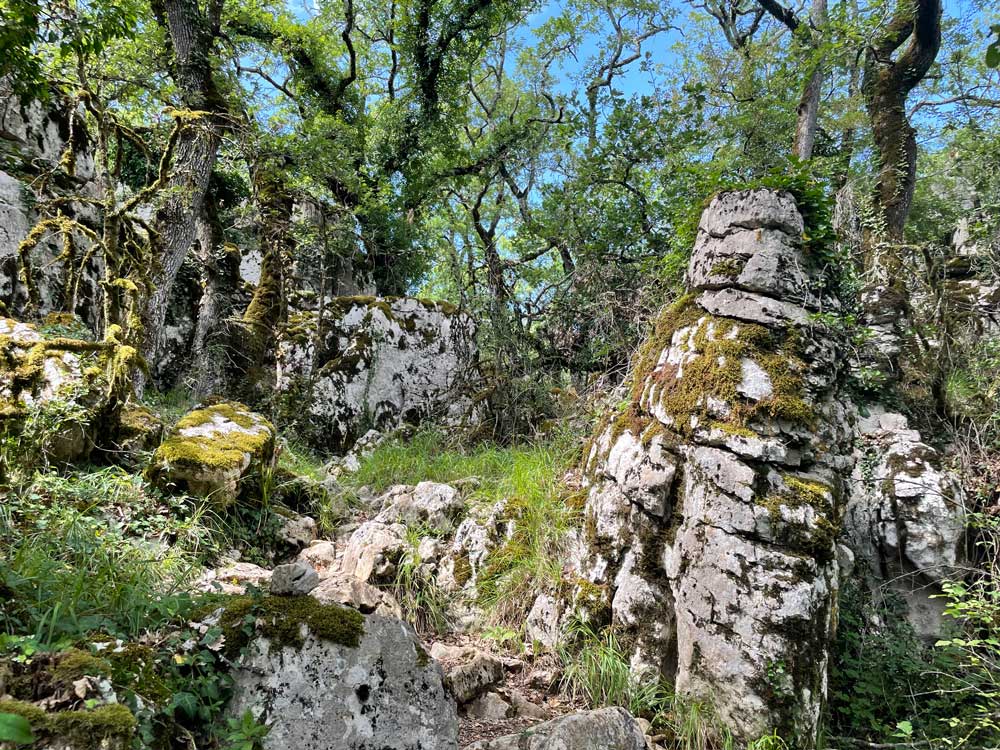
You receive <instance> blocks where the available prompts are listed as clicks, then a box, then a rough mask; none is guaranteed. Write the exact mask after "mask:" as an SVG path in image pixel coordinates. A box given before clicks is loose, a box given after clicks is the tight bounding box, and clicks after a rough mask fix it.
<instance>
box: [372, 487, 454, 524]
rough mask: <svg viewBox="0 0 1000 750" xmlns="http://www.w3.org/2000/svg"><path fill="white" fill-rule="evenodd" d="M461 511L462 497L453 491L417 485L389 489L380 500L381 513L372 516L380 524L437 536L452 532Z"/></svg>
mask: <svg viewBox="0 0 1000 750" xmlns="http://www.w3.org/2000/svg"><path fill="white" fill-rule="evenodd" d="M464 511H465V504H464V503H463V502H462V495H461V493H459V491H458V490H456V489H455V488H454V487H452V486H451V485H448V484H440V483H438V482H421V483H420V484H418V485H417V486H416V487H405V486H399V487H393V488H392V489H390V490H389V492H387V493H386V495H385V496H384V497H383V498H382V511H381V512H380V513H379V514H378V515H377V516H375V520H376V521H380V522H382V523H389V524H391V523H401V524H403V525H405V526H421V525H422V526H425V527H427V528H428V529H431V530H433V531H439V532H448V531H451V530H452V529H454V528H455V521H456V520H457V519H458V517H459V516H461V515H462V513H463V512H464Z"/></svg>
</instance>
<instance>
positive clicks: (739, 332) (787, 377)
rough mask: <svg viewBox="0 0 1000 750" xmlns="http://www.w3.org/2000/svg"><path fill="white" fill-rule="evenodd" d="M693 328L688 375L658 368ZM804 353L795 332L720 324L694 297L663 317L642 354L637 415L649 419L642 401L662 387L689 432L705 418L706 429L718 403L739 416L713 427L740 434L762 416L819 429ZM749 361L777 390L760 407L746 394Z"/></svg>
mask: <svg viewBox="0 0 1000 750" xmlns="http://www.w3.org/2000/svg"><path fill="white" fill-rule="evenodd" d="M692 326H694V327H695V328H694V332H693V335H692V337H691V339H690V342H689V345H690V346H691V351H690V354H691V355H693V356H692V358H691V359H690V360H689V361H687V362H685V363H684V364H683V366H682V367H681V369H682V377H680V378H678V377H677V373H678V367H677V366H673V365H664V366H663V367H660V368H659V369H657V363H658V362H659V358H660V355H661V354H662V352H663V351H664V350H665V349H666V348H668V347H669V346H670V344H671V340H672V338H673V335H674V333H675V332H676V331H678V330H680V329H682V328H686V327H692ZM800 350H801V343H800V340H799V335H798V332H797V331H795V330H794V329H789V330H785V331H773V330H771V329H769V328H766V327H764V326H761V325H757V324H750V323H742V322H738V321H734V320H729V319H726V318H718V317H715V316H713V315H710V314H709V313H707V312H705V311H704V310H703V309H702V308H700V307H699V306H698V305H697V304H696V303H695V302H694V298H693V296H691V295H689V297H687V298H682V299H681V300H680V301H679V302H678V303H677V304H675V305H674V306H672V307H671V308H669V309H668V310H667V311H666V314H664V315H663V316H661V318H660V320H659V321H658V322H657V325H656V328H655V330H654V333H653V335H652V336H650V338H649V339H648V340H647V342H646V343H645V344H644V345H643V348H642V350H641V351H640V353H639V358H638V360H637V363H636V366H635V370H634V374H633V391H632V393H633V409H635V410H639V411H640V413H641V405H642V403H643V402H644V401H645V399H646V398H647V396H648V395H649V393H650V391H651V390H652V388H653V387H654V386H655V387H656V398H657V400H658V402H659V404H660V405H661V406H662V407H663V409H664V411H666V413H667V414H668V415H669V416H670V417H672V418H673V420H674V429H675V430H676V431H678V432H680V433H682V434H687V433H689V432H690V431H691V417H698V418H699V421H700V422H702V423H704V422H705V421H706V420H709V419H710V418H711V417H712V415H711V414H710V413H709V411H708V401H709V399H710V398H715V399H718V400H721V401H724V402H725V403H726V404H728V405H729V406H730V408H731V410H732V413H731V415H730V416H729V417H728V418H727V419H725V420H719V419H715V420H714V421H713V422H711V424H712V425H713V426H716V427H721V426H723V425H729V426H730V429H732V430H734V431H742V430H744V429H746V428H747V425H748V423H749V422H751V421H752V420H753V419H755V418H760V417H769V418H772V419H778V420H784V421H788V422H792V423H795V424H804V425H808V424H811V423H812V421H813V419H814V414H813V410H812V408H811V407H810V406H809V404H808V403H806V401H805V385H804V377H803V376H804V373H805V370H806V364H805V362H804V361H803V360H802V356H801V351H800ZM744 359H749V360H752V361H754V362H756V363H757V364H758V365H759V366H760V367H761V369H763V370H764V372H766V373H767V375H768V378H769V379H770V381H771V387H772V389H773V393H772V394H771V395H770V396H768V397H767V398H764V399H761V400H760V401H752V400H750V399H746V398H744V397H743V396H741V395H740V394H739V392H738V390H737V389H738V387H739V385H740V383H741V382H742V381H743V370H742V367H743V360H744ZM747 431H749V430H747ZM733 434H745V433H738V432H733Z"/></svg>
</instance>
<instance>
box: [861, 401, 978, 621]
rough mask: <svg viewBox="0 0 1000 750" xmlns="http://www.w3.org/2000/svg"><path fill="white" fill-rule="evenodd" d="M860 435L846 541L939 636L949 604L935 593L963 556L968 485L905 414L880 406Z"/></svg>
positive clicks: (874, 577)
mask: <svg viewBox="0 0 1000 750" xmlns="http://www.w3.org/2000/svg"><path fill="white" fill-rule="evenodd" d="M859 433H860V436H859V437H860V439H859V445H860V456H859V460H858V462H857V464H856V465H855V469H854V474H853V476H852V480H851V493H850V499H849V501H848V503H847V514H846V517H845V521H844V526H845V532H846V539H847V541H848V543H849V545H850V547H851V549H852V550H853V551H854V553H855V555H857V557H858V560H859V561H863V562H864V563H865V565H864V567H863V568H862V569H861V570H860V571H859V572H861V573H862V574H864V575H866V576H867V578H868V581H869V583H870V584H871V585H872V589H873V591H874V592H875V593H876V594H881V593H884V592H885V591H893V592H895V593H896V594H898V595H900V596H902V597H903V599H904V600H905V602H906V605H907V613H908V618H909V620H910V624H911V625H912V626H913V628H914V630H915V631H916V632H917V634H919V635H921V636H924V637H926V638H936V637H938V636H940V635H941V633H942V629H943V624H944V623H943V621H942V617H943V612H944V603H945V602H944V600H943V599H941V598H938V597H937V596H936V595H938V594H941V582H942V581H944V580H945V579H947V578H951V577H954V576H955V575H956V573H957V571H958V569H959V567H961V566H962V565H963V563H964V561H965V551H966V534H965V528H966V517H965V498H964V494H963V491H962V486H961V484H960V483H959V482H958V481H957V480H956V479H955V478H954V476H952V475H951V474H949V473H948V472H947V471H945V470H944V469H943V468H942V466H941V463H942V456H941V455H940V453H939V452H938V451H937V450H935V449H934V448H932V447H931V446H929V445H927V444H926V443H924V442H923V441H922V439H921V436H920V433H919V432H917V431H916V430H911V429H909V426H908V424H907V420H906V417H904V416H903V415H902V414H895V413H892V412H886V411H885V410H884V409H881V408H879V407H874V408H872V409H871V410H870V415H869V416H868V417H865V418H863V419H861V420H859Z"/></svg>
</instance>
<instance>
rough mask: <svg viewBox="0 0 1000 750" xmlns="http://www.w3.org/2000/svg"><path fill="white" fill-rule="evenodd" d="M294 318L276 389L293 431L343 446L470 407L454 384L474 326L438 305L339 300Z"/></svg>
mask: <svg viewBox="0 0 1000 750" xmlns="http://www.w3.org/2000/svg"><path fill="white" fill-rule="evenodd" d="M323 325H324V331H325V333H324V335H323V336H322V337H320V338H319V340H317V338H316V336H315V330H316V313H315V312H303V313H298V314H297V315H296V316H294V319H293V320H292V321H291V322H290V324H289V326H288V327H287V330H286V333H285V336H284V339H283V340H282V342H281V343H280V345H279V352H278V380H277V390H278V392H279V393H280V394H282V395H283V396H284V397H285V399H286V401H287V412H288V417H289V419H291V420H293V421H296V423H297V424H298V425H299V428H300V429H299V432H300V433H301V434H303V435H304V436H306V437H307V438H309V439H310V440H311V442H313V443H314V444H316V445H317V446H318V447H321V448H323V449H325V450H331V451H335V452H343V451H346V450H348V449H349V448H350V447H351V446H352V445H353V444H354V442H355V441H356V440H357V439H358V438H359V437H361V435H362V434H363V433H364V432H365V431H366V430H367V429H368V428H375V429H377V430H384V429H391V428H394V427H397V426H399V425H400V424H403V423H404V422H409V423H413V422H415V421H418V420H419V419H421V418H423V417H426V416H428V415H431V414H434V415H436V416H440V417H443V419H444V421H445V422H448V421H451V422H457V421H460V420H461V419H463V418H465V416H466V415H467V413H468V412H469V410H470V408H471V404H470V403H469V402H468V400H467V399H463V398H461V397H459V396H458V390H459V388H458V386H459V385H460V384H461V383H462V382H463V379H464V378H467V377H469V376H470V375H472V374H473V371H474V369H475V367H476V350H475V344H474V343H473V336H474V332H475V327H474V325H473V323H472V320H471V319H470V318H469V317H468V316H467V315H465V314H463V313H460V312H458V311H457V310H455V309H454V308H452V307H451V306H449V305H446V304H444V303H435V302H424V301H422V300H418V299H413V298H409V297H401V298H378V297H338V298H335V299H334V300H333V301H332V303H331V305H330V309H329V310H327V311H326V312H325V316H324V320H323Z"/></svg>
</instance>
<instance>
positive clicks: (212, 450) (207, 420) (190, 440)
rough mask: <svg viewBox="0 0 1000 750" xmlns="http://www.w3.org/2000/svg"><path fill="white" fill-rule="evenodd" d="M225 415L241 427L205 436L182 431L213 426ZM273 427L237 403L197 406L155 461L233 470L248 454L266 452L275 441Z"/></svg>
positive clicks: (184, 418)
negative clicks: (186, 433)
mask: <svg viewBox="0 0 1000 750" xmlns="http://www.w3.org/2000/svg"><path fill="white" fill-rule="evenodd" d="M219 418H222V419H224V420H226V421H228V422H231V423H233V424H235V425H237V426H238V427H240V428H242V429H230V430H229V431H224V430H223V428H222V427H221V426H220V428H219V429H217V430H210V431H209V434H206V435H183V434H181V433H182V432H183V430H185V429H189V428H197V427H202V426H205V425H212V424H213V423H214V422H217V421H218V419H219ZM273 441H274V428H273V427H272V426H271V424H270V423H269V422H268V421H266V420H265V419H263V418H262V417H259V416H257V415H255V414H253V413H252V412H251V411H250V410H249V409H248V408H247V407H245V406H243V405H242V404H237V403H222V404H216V405H214V406H208V407H205V408H202V409H196V410H195V411H192V412H190V413H189V414H187V415H185V416H184V417H183V418H182V419H181V420H180V421H179V422H178V423H177V425H176V426H175V428H174V431H173V434H172V435H171V436H170V437H169V438H167V440H165V441H164V442H163V444H162V445H160V447H159V448H157V450H156V454H155V455H154V457H153V460H154V463H156V464H167V465H172V464H174V465H177V464H179V465H187V466H195V467H200V466H204V467H211V468H219V469H232V468H236V467H239V466H242V465H243V462H244V461H245V459H246V456H248V455H249V456H258V455H261V454H263V453H266V448H267V447H268V445H270V444H273Z"/></svg>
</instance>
